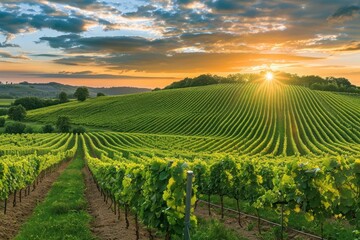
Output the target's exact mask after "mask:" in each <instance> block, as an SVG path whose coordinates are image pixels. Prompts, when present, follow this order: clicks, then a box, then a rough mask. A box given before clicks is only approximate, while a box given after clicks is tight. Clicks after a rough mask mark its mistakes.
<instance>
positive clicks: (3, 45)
mask: <svg viewBox="0 0 360 240" xmlns="http://www.w3.org/2000/svg"><path fill="white" fill-rule="evenodd" d="M7 47H20V46H19V45H17V44H12V43H6V42H3V43H0V48H7Z"/></svg>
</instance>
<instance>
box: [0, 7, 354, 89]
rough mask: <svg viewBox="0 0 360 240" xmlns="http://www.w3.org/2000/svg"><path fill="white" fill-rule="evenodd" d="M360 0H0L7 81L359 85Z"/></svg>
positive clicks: (1, 75) (0, 60) (0, 46)
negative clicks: (251, 78)
mask: <svg viewBox="0 0 360 240" xmlns="http://www.w3.org/2000/svg"><path fill="white" fill-rule="evenodd" d="M359 26H360V0H336V1H335V0H316V1H307V0H303V1H300V0H284V1H280V0H251V1H250V0H146V1H145V0H118V1H115V0H47V1H45V0H30V1H22V0H2V1H1V3H0V81H2V82H21V81H28V82H60V83H64V84H70V85H86V86H105V87H109V86H134V87H149V88H155V87H164V86H166V85H168V84H169V83H171V82H173V81H176V80H179V79H182V78H185V77H194V76H197V75H200V74H204V73H211V74H218V75H221V76H226V75H228V74H231V73H250V72H260V71H271V70H272V71H284V72H289V73H296V74H299V75H320V76H323V77H326V76H334V77H346V78H348V79H349V80H350V81H351V82H352V83H353V84H355V85H358V86H360V67H359V63H360V28H359Z"/></svg>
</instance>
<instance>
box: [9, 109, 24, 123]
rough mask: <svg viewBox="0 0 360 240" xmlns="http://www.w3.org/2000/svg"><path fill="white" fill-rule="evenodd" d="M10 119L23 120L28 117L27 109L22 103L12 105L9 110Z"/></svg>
mask: <svg viewBox="0 0 360 240" xmlns="http://www.w3.org/2000/svg"><path fill="white" fill-rule="evenodd" d="M8 116H9V119H11V120H15V121H22V120H24V118H25V117H26V110H25V108H24V107H23V106H22V105H17V106H12V107H10V108H9V111H8Z"/></svg>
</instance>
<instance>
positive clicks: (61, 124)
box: [56, 116, 71, 133]
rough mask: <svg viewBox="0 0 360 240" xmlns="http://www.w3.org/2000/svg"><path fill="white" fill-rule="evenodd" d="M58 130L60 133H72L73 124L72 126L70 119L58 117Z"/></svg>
mask: <svg viewBox="0 0 360 240" xmlns="http://www.w3.org/2000/svg"><path fill="white" fill-rule="evenodd" d="M56 128H57V130H58V131H59V132H62V133H66V132H70V129H71V124H70V118H68V117H64V116H61V117H58V119H57V121H56Z"/></svg>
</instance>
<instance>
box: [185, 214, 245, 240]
mask: <svg viewBox="0 0 360 240" xmlns="http://www.w3.org/2000/svg"><path fill="white" fill-rule="evenodd" d="M198 220H199V226H198V228H197V229H196V231H194V233H193V234H192V236H191V239H192V240H208V239H221V240H247V238H245V237H242V236H239V234H238V233H237V232H235V230H233V229H230V228H228V227H226V226H225V225H224V224H223V223H221V222H219V221H217V220H213V219H212V220H204V219H198Z"/></svg>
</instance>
